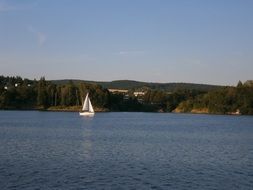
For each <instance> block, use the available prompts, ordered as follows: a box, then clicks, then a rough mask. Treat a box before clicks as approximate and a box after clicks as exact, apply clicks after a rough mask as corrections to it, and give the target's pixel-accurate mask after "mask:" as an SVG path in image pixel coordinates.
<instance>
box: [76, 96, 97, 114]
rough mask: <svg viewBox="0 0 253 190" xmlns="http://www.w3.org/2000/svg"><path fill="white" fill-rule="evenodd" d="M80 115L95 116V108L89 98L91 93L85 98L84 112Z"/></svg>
mask: <svg viewBox="0 0 253 190" xmlns="http://www.w3.org/2000/svg"><path fill="white" fill-rule="evenodd" d="M79 114H80V115H83V116H93V115H94V114H95V112H94V109H93V106H92V104H91V101H90V98H89V93H88V94H87V95H86V97H85V100H84V103H83V108H82V112H80V113H79Z"/></svg>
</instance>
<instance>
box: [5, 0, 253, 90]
mask: <svg viewBox="0 0 253 190" xmlns="http://www.w3.org/2000/svg"><path fill="white" fill-rule="evenodd" d="M0 75H5V76H6V75H19V76H21V77H26V78H30V79H33V78H39V77H40V76H45V77H46V79H66V78H73V79H85V80H96V81H97V80H105V81H111V80H116V79H132V80H139V81H150V82H192V83H207V84H225V85H235V84H236V83H237V82H238V80H242V81H243V82H244V81H245V80H247V79H253V0H113V1H112V0H79V1H78V0H37V1H36V0H33V1H32V0H22V1H21V0H16V1H13V0H4V1H3V0H0Z"/></svg>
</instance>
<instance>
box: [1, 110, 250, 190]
mask: <svg viewBox="0 0 253 190" xmlns="http://www.w3.org/2000/svg"><path fill="white" fill-rule="evenodd" d="M0 189H1V190H4V189H8V190H9V189H10V190H12V189H31V190H34V189H43V190H44V189H50V190H51V189H93V190H94V189H115V190H119V189H166V190H167V189H173V190H174V189H201V190H203V189H212V190H213V189H236V190H237V189H243V190H247V189H250V190H251V189H253V117H252V116H222V115H201V114H200V115H193V114H172V113H113V112H111V113H96V115H95V117H94V118H85V117H80V116H79V115H78V113H67V112H39V111H0Z"/></svg>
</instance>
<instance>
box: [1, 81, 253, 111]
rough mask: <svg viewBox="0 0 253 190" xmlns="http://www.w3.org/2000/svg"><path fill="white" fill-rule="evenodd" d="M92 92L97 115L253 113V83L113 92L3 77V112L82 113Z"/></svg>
mask: <svg viewBox="0 0 253 190" xmlns="http://www.w3.org/2000/svg"><path fill="white" fill-rule="evenodd" d="M88 92H89V95H90V99H91V101H92V104H93V106H94V108H95V111H96V112H107V111H129V112H130V111H137V112H138V111H142V112H180V113H182V112H183V113H211V114H237V115H238V114H245V115H252V114H253V82H252V81H247V82H245V83H244V84H243V83H241V82H240V81H239V83H238V85H237V86H235V87H233V86H227V87H219V88H218V87H217V88H212V89H209V90H203V89H197V88H196V89H195V88H192V89H182V88H179V89H178V88H177V87H176V86H175V88H174V89H173V90H172V91H166V90H164V89H152V88H149V87H147V86H139V87H138V88H133V89H128V90H122V89H119V88H118V89H114V90H110V89H107V88H103V87H102V86H101V85H98V84H95V83H88V82H82V81H79V82H73V81H72V80H69V81H66V82H65V83H54V82H52V81H46V80H45V78H44V77H42V78H41V79H40V80H29V79H23V78H21V77H4V76H0V109H5V110H6V109H8V110H48V111H80V110H81V107H82V103H83V101H84V97H85V96H86V94H87V93H88Z"/></svg>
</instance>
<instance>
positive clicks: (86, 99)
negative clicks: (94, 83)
mask: <svg viewBox="0 0 253 190" xmlns="http://www.w3.org/2000/svg"><path fill="white" fill-rule="evenodd" d="M88 110H89V93H88V94H87V95H86V98H85V100H84V103H83V108H82V111H88Z"/></svg>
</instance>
